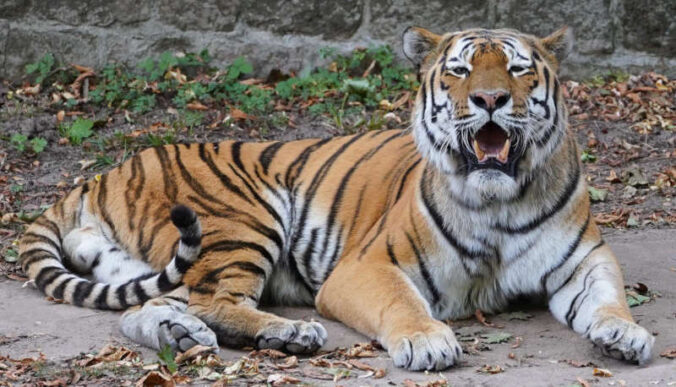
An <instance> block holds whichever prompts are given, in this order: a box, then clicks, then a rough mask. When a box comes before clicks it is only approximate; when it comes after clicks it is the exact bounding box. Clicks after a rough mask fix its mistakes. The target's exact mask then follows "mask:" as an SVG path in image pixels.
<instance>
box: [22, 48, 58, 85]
mask: <svg viewBox="0 0 676 387" xmlns="http://www.w3.org/2000/svg"><path fill="white" fill-rule="evenodd" d="M52 67H54V56H53V55H52V54H50V53H47V54H45V55H43V56H42V58H40V59H39V60H38V61H37V62H35V63H30V64H27V65H26V74H29V75H30V74H33V73H36V74H37V75H36V77H35V83H42V82H43V81H44V80H45V78H47V76H48V75H49V73H50V71H52Z"/></svg>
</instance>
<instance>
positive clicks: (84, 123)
mask: <svg viewBox="0 0 676 387" xmlns="http://www.w3.org/2000/svg"><path fill="white" fill-rule="evenodd" d="M93 127H94V121H92V120H89V119H86V118H77V119H76V120H75V121H73V123H72V124H70V125H68V126H66V127H65V137H67V138H68V140H70V143H71V144H73V145H80V144H82V140H84V139H85V138H88V137H89V136H91V135H92V134H94V132H93V131H92V128H93Z"/></svg>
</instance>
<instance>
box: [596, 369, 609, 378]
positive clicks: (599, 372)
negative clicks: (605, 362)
mask: <svg viewBox="0 0 676 387" xmlns="http://www.w3.org/2000/svg"><path fill="white" fill-rule="evenodd" d="M594 376H601V377H604V378H609V377H612V376H613V373H612V372H610V371H609V370H607V369H605V368H594Z"/></svg>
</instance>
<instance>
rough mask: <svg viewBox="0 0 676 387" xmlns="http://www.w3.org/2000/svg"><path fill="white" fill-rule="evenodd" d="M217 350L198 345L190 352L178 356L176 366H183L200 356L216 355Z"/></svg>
mask: <svg viewBox="0 0 676 387" xmlns="http://www.w3.org/2000/svg"><path fill="white" fill-rule="evenodd" d="M215 350H216V348H214V347H207V346H206V345H196V346H194V347H192V348H190V349H189V350H187V351H185V352H182V353H179V354H178V355H176V359H175V361H176V364H181V363H183V362H185V361H187V360H190V359H193V358H195V357H197V356H199V355H204V354H207V353H214V351H215Z"/></svg>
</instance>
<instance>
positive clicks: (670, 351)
mask: <svg viewBox="0 0 676 387" xmlns="http://www.w3.org/2000/svg"><path fill="white" fill-rule="evenodd" d="M660 356H662V357H666V358H667V359H676V348H667V349H665V350H664V351H662V352H661V353H660Z"/></svg>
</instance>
